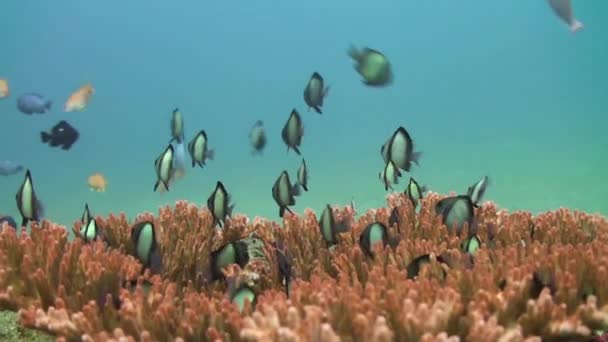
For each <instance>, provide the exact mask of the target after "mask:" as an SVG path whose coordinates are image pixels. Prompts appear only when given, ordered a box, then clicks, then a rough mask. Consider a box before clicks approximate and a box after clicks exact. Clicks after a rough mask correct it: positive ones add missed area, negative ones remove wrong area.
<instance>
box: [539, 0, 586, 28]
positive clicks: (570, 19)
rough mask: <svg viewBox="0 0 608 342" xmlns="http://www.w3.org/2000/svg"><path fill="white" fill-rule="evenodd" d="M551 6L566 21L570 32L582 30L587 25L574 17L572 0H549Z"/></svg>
mask: <svg viewBox="0 0 608 342" xmlns="http://www.w3.org/2000/svg"><path fill="white" fill-rule="evenodd" d="M547 1H548V3H549V6H551V9H552V10H553V13H555V15H556V16H558V17H559V18H560V19H561V20H562V21H563V22H565V23H566V24H567V25H568V27H569V28H570V32H572V33H575V32H577V31H579V30H582V29H583V28H584V27H585V26H584V25H583V23H582V22H580V21H578V20H577V19H576V18H575V17H574V11H573V10H572V1H571V0H547Z"/></svg>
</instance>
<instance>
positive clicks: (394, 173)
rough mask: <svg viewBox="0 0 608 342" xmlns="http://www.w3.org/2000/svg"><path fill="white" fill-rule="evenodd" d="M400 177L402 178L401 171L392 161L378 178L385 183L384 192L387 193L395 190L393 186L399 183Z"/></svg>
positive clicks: (387, 163)
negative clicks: (389, 190)
mask: <svg viewBox="0 0 608 342" xmlns="http://www.w3.org/2000/svg"><path fill="white" fill-rule="evenodd" d="M399 177H401V172H399V169H397V167H396V166H395V163H393V161H392V160H389V161H388V162H386V165H384V169H382V171H380V173H379V174H378V178H380V180H381V181H382V183H384V190H386V191H388V189H393V186H392V185H393V184H397V183H398V182H399Z"/></svg>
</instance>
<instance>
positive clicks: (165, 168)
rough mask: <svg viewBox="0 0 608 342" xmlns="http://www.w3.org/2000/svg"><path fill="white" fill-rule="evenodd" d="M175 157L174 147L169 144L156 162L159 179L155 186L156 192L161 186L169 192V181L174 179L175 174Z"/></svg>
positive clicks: (155, 166)
mask: <svg viewBox="0 0 608 342" xmlns="http://www.w3.org/2000/svg"><path fill="white" fill-rule="evenodd" d="M173 156H174V150H173V145H171V144H169V146H167V148H166V149H165V151H164V152H163V153H162V154H161V155H160V156H159V157H158V158H156V160H155V161H154V168H155V169H156V178H157V179H156V183H155V184H154V191H156V190H158V188H159V186H160V185H161V184H162V185H163V186H164V188H165V189H166V190H169V181H170V180H171V178H172V177H173V172H174V171H173V170H174V169H173V166H174V164H173Z"/></svg>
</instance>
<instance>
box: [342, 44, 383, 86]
mask: <svg viewBox="0 0 608 342" xmlns="http://www.w3.org/2000/svg"><path fill="white" fill-rule="evenodd" d="M348 55H349V56H350V58H352V59H353V60H354V62H355V70H356V71H357V73H359V75H361V76H362V77H363V83H364V84H365V85H368V86H374V87H382V86H387V85H390V84H391V83H392V82H393V72H392V70H391V63H390V62H389V61H388V58H386V56H384V54H382V53H381V52H379V51H376V50H374V49H370V48H367V47H365V48H363V49H362V50H359V49H357V48H356V47H354V46H353V45H351V46H350V48H349V49H348Z"/></svg>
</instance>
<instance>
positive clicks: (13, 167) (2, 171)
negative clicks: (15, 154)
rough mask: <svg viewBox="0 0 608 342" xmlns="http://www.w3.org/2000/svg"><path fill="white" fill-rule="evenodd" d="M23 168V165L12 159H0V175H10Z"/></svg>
mask: <svg viewBox="0 0 608 342" xmlns="http://www.w3.org/2000/svg"><path fill="white" fill-rule="evenodd" d="M22 170H23V166H22V165H21V164H19V163H16V162H14V161H12V160H0V175H2V176H11V175H14V174H17V173H19V172H21V171H22Z"/></svg>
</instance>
